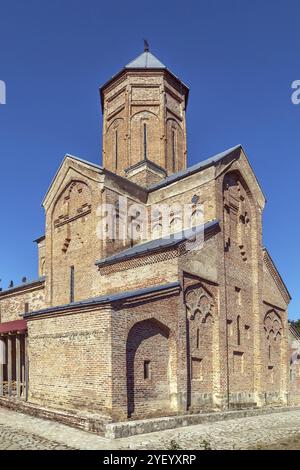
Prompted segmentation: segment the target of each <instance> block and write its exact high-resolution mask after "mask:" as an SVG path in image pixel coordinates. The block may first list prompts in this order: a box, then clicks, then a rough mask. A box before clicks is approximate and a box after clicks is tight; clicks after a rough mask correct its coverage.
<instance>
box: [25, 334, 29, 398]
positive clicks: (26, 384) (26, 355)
mask: <svg viewBox="0 0 300 470" xmlns="http://www.w3.org/2000/svg"><path fill="white" fill-rule="evenodd" d="M24 345H25V347H24V349H25V400H26V401H27V400H28V385H29V361H28V338H27V335H25V341H24Z"/></svg>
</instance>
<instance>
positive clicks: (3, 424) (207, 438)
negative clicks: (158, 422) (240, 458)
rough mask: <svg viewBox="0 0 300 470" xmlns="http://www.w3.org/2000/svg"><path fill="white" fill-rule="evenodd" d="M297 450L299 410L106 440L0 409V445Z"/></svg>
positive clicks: (298, 442)
mask: <svg viewBox="0 0 300 470" xmlns="http://www.w3.org/2000/svg"><path fill="white" fill-rule="evenodd" d="M176 448H180V449H191V450H194V449H203V448H206V449H246V448H252V449H253V448H261V449H265V448H269V449H300V410H294V411H288V412H283V413H274V414H269V415H264V416H255V417H252V418H239V419H235V420H229V421H223V422H217V423H212V424H199V425H195V426H189V427H185V428H178V429H175V430H168V431H161V432H156V433H151V434H144V435H141V436H135V437H130V438H125V439H117V440H112V441H110V440H107V439H104V438H102V437H99V436H96V435H94V434H90V433H87V432H84V431H80V430H77V429H73V428H70V427H68V426H64V425H62V424H58V423H55V422H51V421H46V420H41V419H37V418H33V417H31V416H27V415H24V414H21V413H16V412H14V411H8V410H5V409H4V408H0V450H6V449H9V450H17V449H27V450H31V449H36V450H39V449H50V450H51V449H70V450H72V449H82V450H84V449H91V450H92V449H106V450H110V449H149V450H154V449H164V450H166V449H176Z"/></svg>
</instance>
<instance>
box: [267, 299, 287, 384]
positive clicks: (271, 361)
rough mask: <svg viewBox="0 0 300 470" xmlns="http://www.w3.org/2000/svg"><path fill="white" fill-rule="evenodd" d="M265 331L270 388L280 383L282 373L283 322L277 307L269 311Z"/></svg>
mask: <svg viewBox="0 0 300 470" xmlns="http://www.w3.org/2000/svg"><path fill="white" fill-rule="evenodd" d="M263 328H264V333H265V341H264V344H265V348H264V349H265V352H264V362H265V365H266V371H265V373H266V380H267V386H268V388H269V389H270V390H272V388H273V387H274V386H276V384H279V383H280V380H281V373H282V338H283V332H284V329H283V323H282V320H281V317H280V315H279V314H278V313H277V311H276V310H275V309H273V308H272V309H270V310H268V311H267V313H266V314H265V317H264V322H263Z"/></svg>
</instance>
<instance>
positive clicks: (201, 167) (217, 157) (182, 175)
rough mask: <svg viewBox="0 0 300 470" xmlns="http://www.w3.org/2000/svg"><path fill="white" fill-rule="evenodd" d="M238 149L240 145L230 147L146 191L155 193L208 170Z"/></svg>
mask: <svg viewBox="0 0 300 470" xmlns="http://www.w3.org/2000/svg"><path fill="white" fill-rule="evenodd" d="M238 149H240V150H242V146H241V144H239V145H236V146H235V147H232V148H230V149H227V150H225V151H224V152H222V153H218V154H217V155H214V156H213V157H210V158H207V159H206V160H203V161H201V162H199V163H196V165H193V166H190V167H188V168H186V169H185V170H181V171H178V172H177V173H174V174H173V175H170V176H168V177H167V178H165V179H163V180H162V181H159V182H158V183H155V184H153V185H152V186H150V188H149V189H148V191H149V192H151V191H155V190H157V189H160V188H163V187H164V186H168V185H169V184H171V183H175V181H178V180H181V179H182V178H185V177H186V176H190V175H192V174H193V173H197V172H198V171H200V170H204V169H205V168H208V167H210V166H212V165H214V164H215V163H218V162H219V161H221V160H222V159H223V158H225V157H227V156H228V155H230V154H231V153H233V152H234V151H235V150H238Z"/></svg>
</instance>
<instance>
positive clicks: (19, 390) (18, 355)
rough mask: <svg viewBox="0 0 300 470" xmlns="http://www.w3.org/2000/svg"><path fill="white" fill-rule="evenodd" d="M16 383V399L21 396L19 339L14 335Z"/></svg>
mask: <svg viewBox="0 0 300 470" xmlns="http://www.w3.org/2000/svg"><path fill="white" fill-rule="evenodd" d="M16 382H17V398H20V395H21V337H20V335H19V334H17V335H16Z"/></svg>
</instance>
